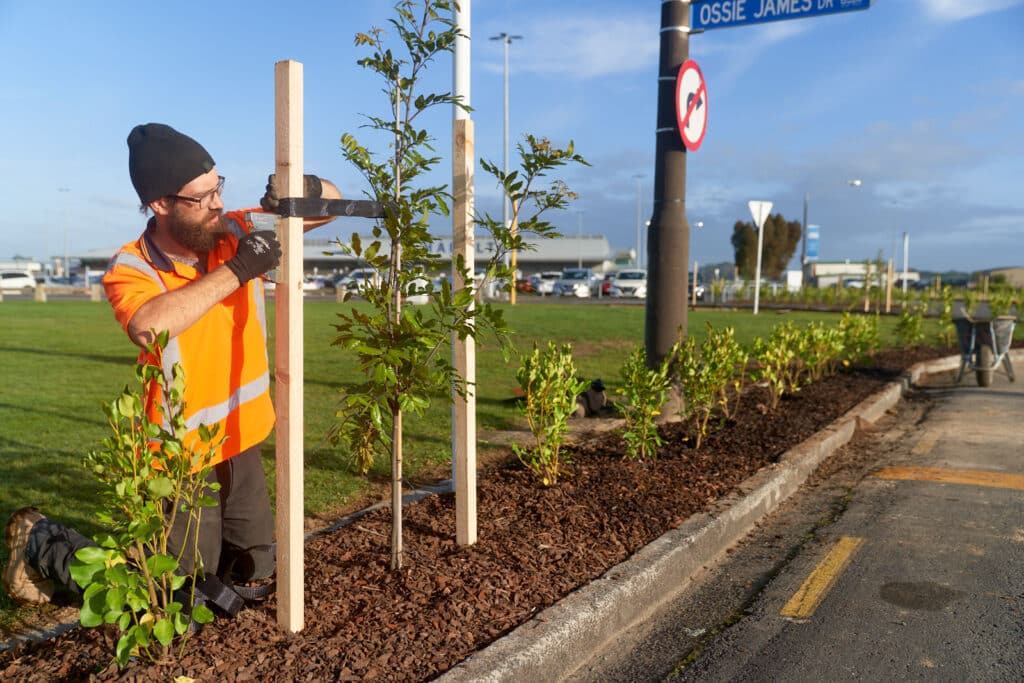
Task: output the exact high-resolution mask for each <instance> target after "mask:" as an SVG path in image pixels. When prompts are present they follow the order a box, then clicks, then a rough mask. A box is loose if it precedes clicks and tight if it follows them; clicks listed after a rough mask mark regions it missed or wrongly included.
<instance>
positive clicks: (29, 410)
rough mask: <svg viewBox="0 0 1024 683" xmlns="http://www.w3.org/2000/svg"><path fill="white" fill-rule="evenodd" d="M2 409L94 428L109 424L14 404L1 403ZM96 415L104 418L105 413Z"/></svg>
mask: <svg viewBox="0 0 1024 683" xmlns="http://www.w3.org/2000/svg"><path fill="white" fill-rule="evenodd" d="M0 409H7V410H12V411H14V410H16V411H18V412H21V413H28V414H35V415H46V416H49V417H52V418H54V419H55V420H61V421H65V420H66V421H68V422H79V423H81V424H87V425H91V426H94V427H105V426H106V424H107V423H106V420H105V419H95V420H90V419H88V418H84V417H78V416H76V415H72V414H69V413H67V412H63V411H59V410H40V409H38V408H29V407H27V406H23V405H15V404H13V403H0ZM96 414H97V415H99V416H100V418H102V417H103V413H102V412H100V411H97V412H96ZM0 442H2V440H0Z"/></svg>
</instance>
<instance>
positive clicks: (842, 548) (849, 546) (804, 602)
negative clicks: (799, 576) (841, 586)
mask: <svg viewBox="0 0 1024 683" xmlns="http://www.w3.org/2000/svg"><path fill="white" fill-rule="evenodd" d="M862 543H864V539H863V538H853V537H850V536H843V537H842V538H840V539H839V540H838V541H837V542H836V544H835V545H834V546H833V547H832V550H830V551H829V552H828V555H826V556H825V558H824V559H823V560H822V561H821V562H819V563H818V566H817V567H815V568H814V571H813V572H811V575H810V576H808V577H807V580H805V581H804V583H803V585H802V586H800V589H799V590H798V591H797V592H796V593H794V594H793V597H791V598H790V599H789V602H787V603H786V605H785V607H783V608H782V611H781V612H779V614H781V615H782V616H784V617H792V618H794V619H807V618H809V617H810V616H811V615H812V614H814V611H815V610H816V609H818V605H820V604H821V601H822V600H824V599H825V596H826V595H828V592H829V591H830V590H831V589H832V586H834V585H835V584H836V581H838V580H839V576H840V574H842V573H843V570H844V569H846V565H848V564H849V563H850V559H851V558H852V557H853V554H854V553H855V552H857V549H858V548H860V546H861V544H862Z"/></svg>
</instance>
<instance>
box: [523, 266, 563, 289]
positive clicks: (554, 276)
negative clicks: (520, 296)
mask: <svg viewBox="0 0 1024 683" xmlns="http://www.w3.org/2000/svg"><path fill="white" fill-rule="evenodd" d="M560 277H562V274H561V273H560V272H559V271H557V270H546V271H544V272H543V273H536V274H534V275H531V276H530V278H531V279H532V280H533V289H534V291H535V292H537V293H538V294H541V295H544V294H551V293H553V292H554V291H555V283H556V282H558V279H559V278H560Z"/></svg>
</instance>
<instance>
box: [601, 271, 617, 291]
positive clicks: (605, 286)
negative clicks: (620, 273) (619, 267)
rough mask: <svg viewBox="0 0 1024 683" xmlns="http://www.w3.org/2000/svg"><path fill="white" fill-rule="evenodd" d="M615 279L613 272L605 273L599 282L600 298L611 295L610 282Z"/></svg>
mask: <svg viewBox="0 0 1024 683" xmlns="http://www.w3.org/2000/svg"><path fill="white" fill-rule="evenodd" d="M614 279H615V272H614V271H612V272H611V273H605V274H604V279H603V280H601V296H611V295H612V280H614Z"/></svg>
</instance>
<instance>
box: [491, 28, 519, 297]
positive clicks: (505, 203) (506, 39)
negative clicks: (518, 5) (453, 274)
mask: <svg viewBox="0 0 1024 683" xmlns="http://www.w3.org/2000/svg"><path fill="white" fill-rule="evenodd" d="M490 40H500V41H502V46H503V49H504V52H505V133H504V144H503V147H502V148H503V156H502V172H503V173H504V174H505V177H508V174H509V45H511V44H512V41H513V40H522V36H510V35H509V34H507V33H505V32H504V31H503V32H502V33H500V34H498V35H497V36H492V37H490ZM502 226H503V227H504V228H505V229H510V230H512V237H515V232H516V226H515V225H512V224H510V223H509V196H508V193H506V191H505V189H504V187H503V188H502ZM508 259H509V260H508V266H509V267H510V268H511V269H512V289H510V290H509V304H511V305H515V270H516V253H515V250H514V249H513V250H512V251H511V253H510V254H509V257H508Z"/></svg>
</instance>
